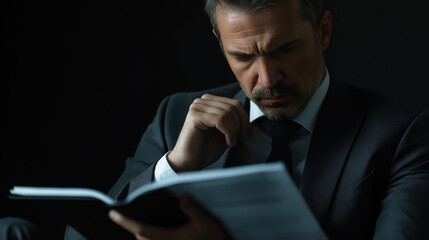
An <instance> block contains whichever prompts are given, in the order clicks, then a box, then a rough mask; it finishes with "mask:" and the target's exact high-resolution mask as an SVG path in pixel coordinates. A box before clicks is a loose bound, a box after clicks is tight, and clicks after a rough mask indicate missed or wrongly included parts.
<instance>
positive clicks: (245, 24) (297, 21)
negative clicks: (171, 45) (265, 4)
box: [216, 0, 331, 121]
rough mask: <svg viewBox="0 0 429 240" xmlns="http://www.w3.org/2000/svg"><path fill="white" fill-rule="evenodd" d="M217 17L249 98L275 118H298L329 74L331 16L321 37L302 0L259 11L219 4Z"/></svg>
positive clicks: (225, 48) (223, 41)
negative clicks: (306, 17)
mask: <svg viewBox="0 0 429 240" xmlns="http://www.w3.org/2000/svg"><path fill="white" fill-rule="evenodd" d="M216 16H217V23H218V28H219V33H220V41H221V45H222V48H223V51H224V53H225V56H226V58H227V60H228V63H229V65H230V67H231V69H232V71H233V72H234V74H235V76H236V77H237V79H238V81H239V83H240V85H241V87H242V89H243V90H244V92H245V93H246V95H247V96H248V97H249V98H250V99H251V100H252V101H253V102H254V103H256V105H258V106H259V108H260V109H261V110H262V111H263V112H264V113H265V115H266V116H267V117H268V118H270V119H272V120H276V121H284V120H287V119H291V118H293V117H295V116H297V115H298V114H299V113H300V112H301V111H302V110H303V109H304V108H305V106H306V104H307V103H308V101H309V100H310V98H311V96H312V95H313V93H314V91H315V90H316V89H317V87H318V86H319V85H320V83H321V81H322V80H323V78H324V76H325V64H324V58H323V51H324V50H325V49H326V48H327V47H328V45H329V40H330V33H331V16H330V13H324V14H323V16H322V18H321V19H322V20H321V24H320V26H319V28H318V29H317V30H316V31H317V32H318V33H319V34H316V31H315V29H314V28H313V27H312V25H311V22H310V21H309V20H304V19H303V18H302V15H301V6H300V0H282V1H280V2H279V3H278V4H277V5H276V6H273V7H270V8H269V9H266V10H262V11H259V12H256V13H240V12H238V11H236V10H234V9H230V8H228V7H222V6H218V7H217V11H216Z"/></svg>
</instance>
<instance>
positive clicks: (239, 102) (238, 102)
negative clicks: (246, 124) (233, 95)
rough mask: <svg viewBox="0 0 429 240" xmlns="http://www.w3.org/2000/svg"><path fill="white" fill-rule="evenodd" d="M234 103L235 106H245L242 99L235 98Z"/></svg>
mask: <svg viewBox="0 0 429 240" xmlns="http://www.w3.org/2000/svg"><path fill="white" fill-rule="evenodd" d="M232 105H233V106H234V107H242V106H243V103H241V101H240V100H237V99H233V100H232Z"/></svg>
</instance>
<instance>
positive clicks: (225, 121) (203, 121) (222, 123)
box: [190, 106, 240, 147]
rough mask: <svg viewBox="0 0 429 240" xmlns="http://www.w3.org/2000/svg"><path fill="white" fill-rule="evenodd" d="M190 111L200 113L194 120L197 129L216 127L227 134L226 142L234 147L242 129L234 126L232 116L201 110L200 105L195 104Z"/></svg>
mask: <svg viewBox="0 0 429 240" xmlns="http://www.w3.org/2000/svg"><path fill="white" fill-rule="evenodd" d="M190 111H193V114H195V115H198V117H195V118H197V119H198V120H196V121H195V122H194V124H195V127H196V128H197V129H200V130H203V131H205V130H208V129H209V128H215V129H217V130H218V131H219V132H220V133H222V134H223V135H224V136H225V142H226V144H227V145H228V146H230V147H232V146H234V145H235V144H236V142H237V138H238V135H239V132H240V129H239V128H236V127H235V126H234V123H233V120H232V117H231V116H229V117H228V116H226V115H222V114H221V115H219V114H212V113H207V112H204V111H200V110H199V109H198V106H193V109H192V110H190Z"/></svg>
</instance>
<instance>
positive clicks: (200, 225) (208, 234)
mask: <svg viewBox="0 0 429 240" xmlns="http://www.w3.org/2000/svg"><path fill="white" fill-rule="evenodd" d="M180 208H181V210H182V212H183V213H184V214H185V215H186V216H188V217H189V219H190V222H193V223H194V227H195V228H194V231H195V232H198V231H200V232H201V236H204V237H203V238H201V239H225V238H226V233H225V231H224V230H223V229H222V227H221V225H220V224H219V223H218V222H217V221H216V220H215V219H213V218H212V217H211V216H210V215H209V214H207V213H206V212H205V211H204V210H203V209H202V208H201V207H200V206H199V205H198V203H197V202H195V200H194V199H193V198H192V197H191V196H190V195H185V196H184V197H182V198H181V199H180Z"/></svg>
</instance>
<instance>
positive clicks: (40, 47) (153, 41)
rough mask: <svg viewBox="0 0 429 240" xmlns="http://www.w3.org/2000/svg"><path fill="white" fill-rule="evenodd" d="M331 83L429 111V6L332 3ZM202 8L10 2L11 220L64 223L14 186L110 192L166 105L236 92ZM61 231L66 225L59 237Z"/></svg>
mask: <svg viewBox="0 0 429 240" xmlns="http://www.w3.org/2000/svg"><path fill="white" fill-rule="evenodd" d="M327 5H328V6H329V7H330V9H331V10H332V12H333V16H334V25H333V26H334V34H333V39H332V42H331V47H330V49H329V50H328V52H327V53H326V58H327V65H328V68H329V70H330V73H331V76H332V78H334V79H336V80H341V81H345V82H349V83H351V84H353V85H357V86H360V87H364V88H369V89H373V90H376V91H379V92H381V93H382V94H384V95H387V96H389V97H392V98H394V99H396V100H399V101H404V102H408V103H411V104H419V105H424V106H429V95H428V94H427V92H428V89H429V77H428V76H429V26H428V22H429V21H428V17H427V16H426V15H427V14H426V12H427V9H428V8H427V7H428V5H429V4H428V3H426V1H423V0H420V1H417V0H402V1H400V0H381V1H370V0H366V1H353V0H351V1H341V0H330V1H329V2H328V4H327ZM202 8H203V4H202V1H186V0H182V1H172V0H171V1H154V2H147V1H137V0H134V1H133V0H128V1H116V2H112V1H86V0H85V1H84V0H80V1H79V0H73V1H70V0H62V1H54V0H49V1H47V0H42V1H12V0H9V1H2V2H1V3H0V17H1V32H0V36H1V37H0V41H1V49H0V51H1V52H0V56H1V68H0V69H1V71H0V74H1V75H0V80H1V85H0V91H1V94H0V95H1V108H0V109H1V110H0V111H1V116H2V119H3V121H4V123H3V124H2V125H1V126H2V128H1V140H2V144H1V159H0V161H1V165H0V190H1V192H0V200H1V205H0V217H3V216H21V217H24V218H27V219H30V220H32V221H34V222H36V223H37V224H39V225H41V226H42V227H43V228H48V226H50V228H51V229H58V230H51V233H50V234H51V235H52V236H54V237H55V236H56V235H61V232H62V231H63V225H62V223H61V222H58V221H53V220H50V216H49V215H48V214H45V213H43V212H39V211H38V210H37V209H34V208H32V207H31V206H28V205H26V204H25V203H23V202H20V201H18V202H17V201H11V200H7V192H8V189H9V187H10V186H11V185H42V186H48V185H50V186H87V187H94V188H97V189H100V190H102V191H107V190H108V189H109V187H110V186H111V185H112V184H113V182H114V181H115V180H116V178H117V177H118V176H119V174H120V173H121V171H122V169H123V166H124V161H125V159H126V158H127V157H129V156H132V155H133V152H134V150H135V148H136V146H137V143H138V141H139V138H140V137H141V135H142V133H143V132H144V130H145V128H146V126H147V124H148V123H149V122H150V121H151V119H152V117H153V115H154V113H155V111H156V108H157V106H158V104H159V102H160V101H161V99H162V98H163V97H165V96H166V95H168V94H170V93H173V92H178V91H192V90H201V89H205V88H209V87H215V86H220V85H223V84H225V83H230V82H234V77H233V75H232V74H231V72H230V70H229V68H228V66H227V64H226V62H225V60H224V59H223V56H222V55H221V52H220V50H219V47H218V43H217V40H216V39H215V37H214V36H213V35H212V33H211V27H210V24H209V22H208V19H207V17H206V16H205V15H204V13H203V11H202ZM53 226H55V227H53Z"/></svg>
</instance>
